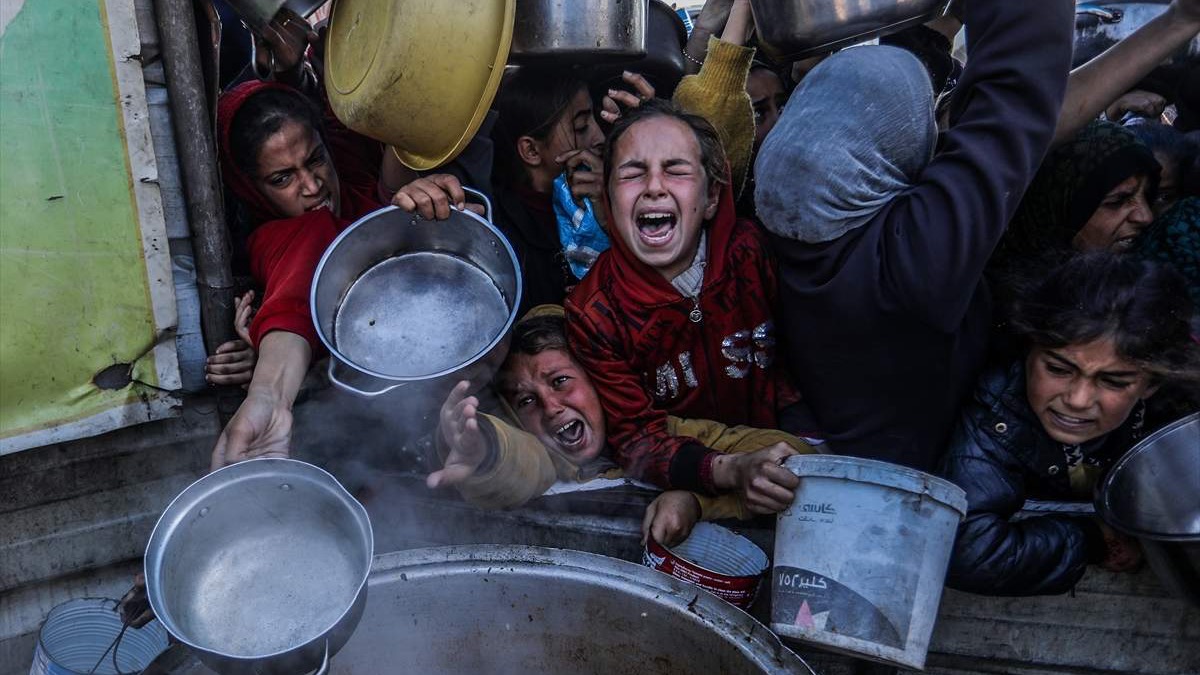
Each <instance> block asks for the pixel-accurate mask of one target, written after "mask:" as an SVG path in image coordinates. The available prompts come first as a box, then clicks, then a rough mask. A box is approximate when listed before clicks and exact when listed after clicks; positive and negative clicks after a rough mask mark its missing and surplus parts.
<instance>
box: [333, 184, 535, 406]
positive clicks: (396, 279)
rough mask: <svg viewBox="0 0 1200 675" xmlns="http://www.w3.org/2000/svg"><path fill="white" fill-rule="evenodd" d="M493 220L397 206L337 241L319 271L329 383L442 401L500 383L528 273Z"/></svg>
mask: <svg viewBox="0 0 1200 675" xmlns="http://www.w3.org/2000/svg"><path fill="white" fill-rule="evenodd" d="M468 192H469V193H470V194H471V195H472V196H474V197H475V198H477V199H479V200H480V201H482V202H483V203H484V205H485V206H486V208H487V213H486V217H483V218H481V217H479V216H477V215H475V214H474V213H471V212H470V211H465V210H464V211H459V210H457V209H455V210H453V212H452V213H451V216H450V218H449V219H448V220H444V221H430V220H424V219H422V218H421V217H420V216H418V215H415V214H411V213H408V212H406V211H402V210H400V209H398V208H396V207H394V206H391V207H387V208H384V209H380V210H379V211H375V212H374V213H370V214H368V215H366V216H364V217H363V218H361V219H360V220H359V221H358V222H356V223H354V224H353V225H351V226H350V227H349V228H347V229H346V230H345V231H343V232H342V234H341V235H340V236H339V237H338V238H337V239H336V240H334V242H333V244H331V245H330V246H329V248H328V249H327V250H326V251H325V255H324V256H322V258H321V262H320V263H319V264H318V265H317V271H316V274H315V275H314V277H313V285H312V295H311V299H310V302H311V305H312V315H313V320H314V321H315V322H316V328H317V334H318V335H319V336H320V338H321V341H322V342H323V343H324V344H325V346H326V347H327V348H328V349H329V353H330V359H329V379H330V381H332V382H333V384H334V385H336V386H337V387H338V388H340V389H342V390H344V391H347V392H350V393H351V394H355V395H357V396H363V397H371V398H373V397H378V396H381V395H384V394H387V393H389V392H392V391H393V390H399V389H400V388H401V387H403V390H401V391H397V396H403V397H405V398H416V397H421V400H424V401H437V402H438V403H440V402H441V400H442V399H444V398H445V397H446V394H448V393H449V391H450V389H451V388H452V387H453V386H454V384H455V383H456V382H458V381H459V380H471V381H472V382H475V383H480V384H482V383H484V382H487V381H489V380H491V377H492V375H493V374H494V373H495V372H496V369H497V368H498V367H499V366H500V363H501V362H503V360H504V357H505V355H506V354H507V352H508V337H509V333H510V332H511V330H512V325H513V323H514V322H515V321H516V319H517V310H518V308H519V306H520V304H521V269H520V266H519V264H518V263H517V256H516V253H514V252H513V249H512V246H511V245H510V244H509V243H508V240H507V239H505V238H504V235H502V234H501V233H500V231H499V230H497V229H496V228H495V227H494V226H493V225H492V224H491V214H492V209H491V205H490V204H489V203H488V200H487V198H486V197H484V196H483V195H482V194H480V193H479V192H476V191H474V190H468Z"/></svg>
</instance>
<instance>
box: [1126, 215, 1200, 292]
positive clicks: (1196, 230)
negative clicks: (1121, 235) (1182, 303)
mask: <svg viewBox="0 0 1200 675" xmlns="http://www.w3.org/2000/svg"><path fill="white" fill-rule="evenodd" d="M1137 253H1138V255H1140V256H1141V257H1143V258H1147V259H1150V260H1160V261H1162V262H1165V263H1168V264H1170V265H1171V266H1172V267H1174V268H1175V271H1177V272H1179V273H1180V274H1181V275H1183V278H1184V279H1185V280H1186V281H1187V288H1188V297H1189V298H1191V300H1192V305H1193V306H1195V307H1196V309H1197V311H1200V197H1188V198H1185V199H1181V200H1179V202H1178V203H1177V204H1175V206H1172V207H1171V208H1170V209H1168V210H1167V211H1166V212H1165V213H1163V214H1162V215H1161V216H1159V217H1158V219H1157V220H1155V221H1154V224H1153V225H1151V226H1150V227H1149V228H1147V229H1146V231H1145V232H1143V233H1142V236H1141V239H1140V243H1139V246H1138V248H1137Z"/></svg>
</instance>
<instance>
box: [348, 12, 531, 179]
mask: <svg viewBox="0 0 1200 675" xmlns="http://www.w3.org/2000/svg"><path fill="white" fill-rule="evenodd" d="M514 2H515V0H454V1H453V2H448V1H447V0H337V2H335V3H334V4H333V13H332V15H331V16H330V19H329V36H328V42H327V45H326V52H325V89H326V91H327V92H328V94H329V103H330V105H331V106H332V108H333V112H334V114H336V115H337V116H338V119H340V120H341V121H342V123H343V124H345V125H346V126H348V127H350V128H351V129H353V130H355V131H357V132H359V133H361V134H365V135H367V136H370V137H372V138H375V139H378V140H381V141H383V142H385V143H389V144H391V145H392V146H394V147H395V148H396V155H397V156H398V157H399V158H400V161H401V162H403V163H404V164H406V165H407V166H409V167H410V168H412V169H416V170H418V171H421V170H427V169H432V168H434V167H437V166H440V165H442V164H445V163H446V162H448V161H450V160H452V159H454V158H455V157H456V156H457V155H458V153H459V152H461V151H462V149H463V148H464V147H466V145H467V143H469V142H470V140H471V138H472V137H473V136H474V135H475V132H476V131H478V130H479V125H480V123H482V122H483V118H484V116H485V115H486V114H487V111H488V108H489V107H491V105H492V99H493V98H495V96H496V89H497V88H498V87H499V86H500V78H501V76H502V75H503V74H504V65H505V62H506V61H507V60H508V50H509V47H510V45H511V43H512V31H513V6H514Z"/></svg>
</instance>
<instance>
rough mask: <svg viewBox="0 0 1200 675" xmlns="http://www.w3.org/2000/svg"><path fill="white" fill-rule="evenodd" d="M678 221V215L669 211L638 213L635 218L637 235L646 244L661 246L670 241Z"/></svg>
mask: <svg viewBox="0 0 1200 675" xmlns="http://www.w3.org/2000/svg"><path fill="white" fill-rule="evenodd" d="M678 221H679V219H678V217H676V215H675V214H674V213H671V212H669V211H647V212H645V213H639V214H638V215H637V218H636V219H635V222H636V223H637V228H638V237H640V238H641V240H642V242H644V243H645V244H646V245H648V246H663V245H665V244H667V243H668V242H669V241H671V237H672V236H674V234H675V225H676V224H677V223H678Z"/></svg>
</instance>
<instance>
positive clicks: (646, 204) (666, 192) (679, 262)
mask: <svg viewBox="0 0 1200 675" xmlns="http://www.w3.org/2000/svg"><path fill="white" fill-rule="evenodd" d="M612 163H613V170H612V174H611V177H610V179H609V186H608V188H609V202H610V205H611V208H612V221H613V226H614V229H615V230H616V234H617V236H618V237H620V238H621V240H622V242H624V244H625V246H626V248H627V249H629V251H630V252H631V253H632V254H633V255H634V257H636V258H637V259H638V260H640V261H642V262H644V263H646V264H647V265H649V266H651V267H653V268H654V269H655V270H657V271H658V272H659V273H660V274H661V275H662V276H663V277H664V278H666V279H667V280H671V279H674V278H675V277H676V276H678V275H679V274H680V273H681V272H683V271H684V270H686V269H687V268H688V267H689V266H690V265H691V264H692V259H693V258H695V256H696V248H697V246H698V244H699V241H700V230H701V227H702V226H703V224H704V221H706V220H708V219H709V218H712V217H713V215H714V214H715V213H716V211H717V199H718V190H719V188H720V186H719V185H717V184H716V183H713V184H712V185H711V186H710V185H709V182H710V181H709V177H708V175H707V173H706V172H705V170H704V163H703V161H702V159H701V156H700V142H699V141H698V140H697V139H696V134H695V133H694V132H693V131H692V130H691V128H689V127H688V126H687V124H686V123H684V122H683V121H681V120H678V119H675V118H671V117H650V118H648V119H645V120H642V121H640V122H637V123H636V124H634V125H633V126H631V127H629V129H628V130H626V131H625V133H624V134H623V135H622V136H621V137H620V138H619V139H618V140H617V144H616V147H615V148H614V149H613V153H612Z"/></svg>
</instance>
